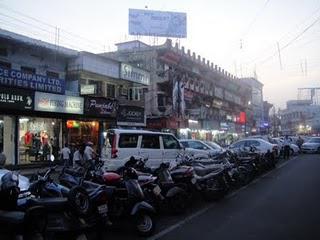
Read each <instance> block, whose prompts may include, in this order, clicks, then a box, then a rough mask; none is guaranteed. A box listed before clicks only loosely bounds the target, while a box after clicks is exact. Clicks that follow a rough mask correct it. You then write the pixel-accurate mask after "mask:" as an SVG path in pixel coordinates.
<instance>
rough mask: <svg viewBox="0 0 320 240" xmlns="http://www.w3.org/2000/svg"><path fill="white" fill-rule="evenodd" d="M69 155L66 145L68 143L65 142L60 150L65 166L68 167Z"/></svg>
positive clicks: (69, 151)
mask: <svg viewBox="0 0 320 240" xmlns="http://www.w3.org/2000/svg"><path fill="white" fill-rule="evenodd" d="M70 155H71V150H70V148H69V146H68V143H66V144H65V145H64V148H62V150H61V157H62V161H63V164H64V166H65V167H69V165H70Z"/></svg>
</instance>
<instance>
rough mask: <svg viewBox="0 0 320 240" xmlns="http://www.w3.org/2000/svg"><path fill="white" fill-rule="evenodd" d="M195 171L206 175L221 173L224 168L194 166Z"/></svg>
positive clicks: (200, 174) (199, 174)
mask: <svg viewBox="0 0 320 240" xmlns="http://www.w3.org/2000/svg"><path fill="white" fill-rule="evenodd" d="M194 171H195V173H196V174H197V175H198V176H205V175H208V174H217V175H218V174H220V173H221V172H222V171H223V169H222V168H221V167H215V168H213V167H208V168H207V167H205V168H203V167H194Z"/></svg>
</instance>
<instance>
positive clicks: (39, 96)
mask: <svg viewBox="0 0 320 240" xmlns="http://www.w3.org/2000/svg"><path fill="white" fill-rule="evenodd" d="M34 101H35V106H34V109H35V110H36V111H41V112H57V113H70V114H83V98H82V97H72V96H66V95H57V94H49V93H42V92H36V93H35V98H34Z"/></svg>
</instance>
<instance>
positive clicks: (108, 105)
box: [84, 97, 117, 117]
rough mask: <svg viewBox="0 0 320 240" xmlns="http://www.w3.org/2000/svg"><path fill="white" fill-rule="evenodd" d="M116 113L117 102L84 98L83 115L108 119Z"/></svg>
mask: <svg viewBox="0 0 320 240" xmlns="http://www.w3.org/2000/svg"><path fill="white" fill-rule="evenodd" d="M116 111H117V102H116V101H114V100H109V99H105V98H93V97H86V98H85V103H84V113H85V114H86V115H90V116H97V117H110V116H111V115H115V113H116Z"/></svg>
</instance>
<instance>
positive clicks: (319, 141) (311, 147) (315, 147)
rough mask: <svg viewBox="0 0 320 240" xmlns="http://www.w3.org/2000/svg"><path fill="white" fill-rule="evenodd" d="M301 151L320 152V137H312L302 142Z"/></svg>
mask: <svg viewBox="0 0 320 240" xmlns="http://www.w3.org/2000/svg"><path fill="white" fill-rule="evenodd" d="M301 151H302V152H303V153H320V137H312V138H310V139H309V140H308V141H307V142H305V143H304V144H302V147H301Z"/></svg>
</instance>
